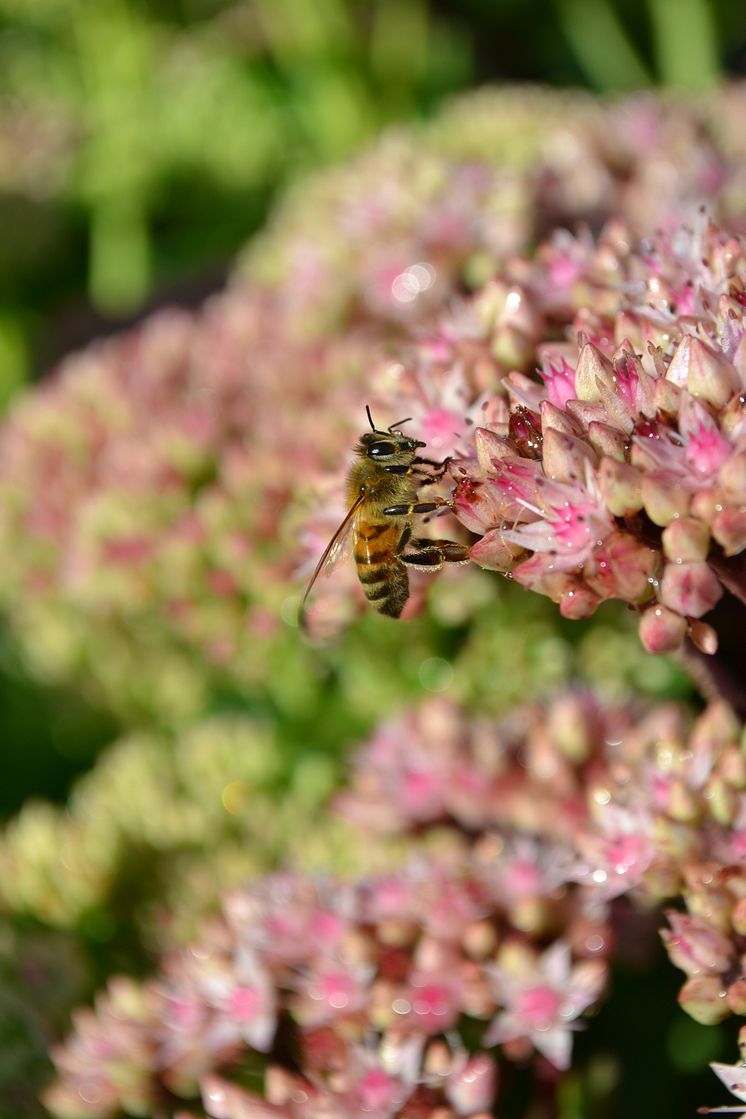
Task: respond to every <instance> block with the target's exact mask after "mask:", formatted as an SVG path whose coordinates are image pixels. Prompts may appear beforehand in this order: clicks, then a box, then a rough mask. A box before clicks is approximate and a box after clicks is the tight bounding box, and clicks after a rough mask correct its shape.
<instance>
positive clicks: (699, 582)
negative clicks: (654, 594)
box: [660, 563, 723, 618]
mask: <svg viewBox="0 0 746 1119" xmlns="http://www.w3.org/2000/svg"><path fill="white" fill-rule="evenodd" d="M722 594H723V589H722V587H721V586H720V583H719V582H718V579H717V576H716V575H714V574H713V572H712V571H711V570H710V568H709V567H708V566H707V564H706V563H680V564H673V563H669V564H666V567H665V570H664V572H663V577H662V579H661V582H660V596H661V601H662V602H663V603H664V604H665V605H666V606H668V607H669V608H670V609H671V610H675V611H676V612H677V613H679V614H684V615H685V616H686V617H689V618H701V617H702V615H703V614H706V613H707V612H708V611H709V610H712V608H713V606H715V605H716V604H717V603H718V602H719V601H720V599H721V597H722Z"/></svg>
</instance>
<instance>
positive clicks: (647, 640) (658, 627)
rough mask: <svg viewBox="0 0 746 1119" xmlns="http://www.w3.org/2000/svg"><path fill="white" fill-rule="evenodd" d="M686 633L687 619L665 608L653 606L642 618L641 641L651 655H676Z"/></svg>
mask: <svg viewBox="0 0 746 1119" xmlns="http://www.w3.org/2000/svg"><path fill="white" fill-rule="evenodd" d="M686 631H687V622H686V618H682V616H681V614H677V613H676V612H675V611H673V610H669V609H667V607H665V606H651V607H649V608H648V609H647V610H645V611H644V613H643V615H642V617H641V618H640V640H641V641H642V644H643V646H644V647H645V648H646V649H647V651H648V652H649V653H674V652H675V651H676V650H677V649H680V648H681V646H682V645H683V643H684V638H685V637H686Z"/></svg>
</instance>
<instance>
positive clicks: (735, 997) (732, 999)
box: [725, 978, 746, 1015]
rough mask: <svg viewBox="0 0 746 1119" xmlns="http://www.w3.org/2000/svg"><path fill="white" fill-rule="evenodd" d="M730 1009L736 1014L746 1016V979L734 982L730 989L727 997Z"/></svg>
mask: <svg viewBox="0 0 746 1119" xmlns="http://www.w3.org/2000/svg"><path fill="white" fill-rule="evenodd" d="M725 998H726V1002H727V1003H728V1008H729V1009H730V1010H732V1011H733V1013H734V1014H739V1015H744V1014H746V979H743V978H739V979H736V980H734V982H733V983H731V984H730V985H729V987H728V990H727V992H726V995H725Z"/></svg>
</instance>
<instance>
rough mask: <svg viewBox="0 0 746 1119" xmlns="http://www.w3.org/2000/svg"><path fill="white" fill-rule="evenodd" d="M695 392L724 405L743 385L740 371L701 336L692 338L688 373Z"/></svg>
mask: <svg viewBox="0 0 746 1119" xmlns="http://www.w3.org/2000/svg"><path fill="white" fill-rule="evenodd" d="M686 387H687V388H688V389H689V392H690V393H691V394H692V396H696V397H699V399H700V400H704V401H706V402H707V403H708V404H712V405H713V406H714V407H715V408H723V407H724V406H725V405H726V404H727V403H728V401H729V400H730V398H731V396H733V394H734V392H736V391H737V390H738V389H739V388H740V382H739V378H738V374H737V373H736V371H735V369H734V368H733V366H732V365H731V364H730V362H729V361H726V359H725V358H724V357H723V355H722V353H721V352H719V351H717V350H714V349H713V348H712V347H711V346H708V345H706V343H704V342H703V341H702V340H701V339H700V338H697V337H696V336H692V337H690V338H689V375H688V378H687V386H686Z"/></svg>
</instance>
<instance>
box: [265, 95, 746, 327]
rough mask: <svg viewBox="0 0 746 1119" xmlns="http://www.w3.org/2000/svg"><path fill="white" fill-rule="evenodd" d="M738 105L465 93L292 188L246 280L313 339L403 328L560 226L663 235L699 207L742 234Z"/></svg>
mask: <svg viewBox="0 0 746 1119" xmlns="http://www.w3.org/2000/svg"><path fill="white" fill-rule="evenodd" d="M745 99H746V94H745V93H744V89H743V88H742V87H741V86H739V85H733V86H732V87H727V88H725V89H723V90H721V91H718V92H713V93H712V94H711V95H710V96H709V97H706V98H702V99H699V100H698V101H697V103H696V105H695V104H694V103H689V102H688V101H687V100H686V99H683V98H682V99H676V98H674V97H673V96H669V97H661V96H659V95H655V94H639V95H635V96H630V97H626V98H621V99H618V100H609V101H607V102H602V101H600V100H598V99H597V98H593V97H591V96H589V95H585V94H582V93H571V92H567V91H561V90H545V89H541V88H531V87H522V88H520V89H517V88H516V89H512V88H507V89H491V88H486V89H483V90H479V91H477V92H474V93H469V94H466V95H462V96H461V97H458V98H454V99H453V101H451V102H450V103H449V104H447V105H446V106H445V108H444V109H442V110H441V111H440V113H438V114H436V115H435V116H434V117H433V118H432V119H431V120H430V121H429V122H427V123H426V124H424V125H423V126H421V128H420V129H419V130H418V131H414V130H413V129H411V128H406V129H405V128H399V129H397V130H391V131H390V132H389V133H387V134H384V136H383V137H382V139H381V140H380V141H379V142H378V143H377V144H375V145H373V146H371V147H370V148H368V149H367V150H366V151H364V152H363V153H362V154H361V155H359V156H357V157H356V158H354V159H352V160H350V161H348V162H347V163H346V164H345V165H343V166H342V167H340V168H338V169H336V170H334V171H331V172H329V171H322V172H317V173H316V174H315V175H314V176H312V177H310V178H309V179H307V180H306V181H304V182H302V183H296V184H295V185H294V186H291V188H290V190H289V192H288V194H287V197H286V198H285V200H284V202H283V203H281V204H280V205H279V206H277V207H276V208H275V211H274V214H273V216H272V218H271V219H270V222H269V223H268V225H267V227H266V229H265V231H264V232H263V233H260V234H259V235H258V236H257V237H255V238H254V239H253V240H252V242H251V244H250V246H249V248H248V250H247V252H246V254H245V260H244V265H243V271H244V273H246V274H248V275H249V276H252V277H254V278H256V279H258V280H259V282H261V283H263V284H270V285H272V286H274V287H276V290H277V294H278V297H279V298H281V299H282V300H283V301H284V302H286V303H288V304H290V305H292V307H293V310H294V313H295V315H296V316H297V317H298V319H299V322H300V323H301V324H302V325H303V326H304V328H305V329H306V330H308V331H311V332H314V333H318V332H319V331H323V330H325V329H328V327H329V324H330V323H331V324H332V325H334V324H336V325H339V323H340V321H341V320H343V318H344V317H346V316H349V315H350V314H353V315H355V316H361V315H362V316H364V317H373V319H374V320H380V319H384V320H388V321H391V322H394V323H396V322H402V321H410V322H411V321H413V320H414V319H416V318H419V317H421V315H422V312H423V310H427V309H429V308H432V307H433V306H434V305H435V304H436V303H437V302H442V298H443V296H444V295H445V296H447V295H448V294H449V291H450V290H454V289H455V290H456V291H458V290H461V289H463V286H464V285H466V286H467V287H474V286H476V285H478V284H479V283H480V282H484V281H485V280H487V279H488V278H489V277H490V276H491V275H492V274H493V272H494V270H495V268H496V266H497V265H498V264H499V263H500V262H501V261H502V260H503V259H504V258H505V256H506V255H508V254H509V253H511V252H512V251H520V250H522V249H525V248H526V247H527V246H531V245H533V244H535V243H536V241H537V240H539V239H540V238H541V237H543V236H546V234H547V233H548V232H550V231H551V230H554V229H556V228H557V227H558V226H569V227H572V226H574V225H575V224H577V223H578V222H587V223H590V224H591V226H592V227H594V228H599V227H600V225H601V224H603V222H604V221H606V220H607V219H608V218H611V217H621V218H624V219H626V220H627V221H629V222H630V223H631V224H632V226H633V227H634V228H635V229H637V230H641V231H645V232H647V231H652V230H654V229H656V228H658V227H659V226H660V227H663V228H666V229H668V228H671V227H672V226H675V225H676V224H678V223H679V222H680V221H681V220H682V218H684V217H685V216H686V215H688V214H689V213H690V212H691V211H692V209H693V208H694V207H695V206H696V205H699V204H701V203H702V202H707V203H709V204H710V205H711V207H712V210H713V214H714V216H715V217H718V218H720V219H722V220H726V221H728V222H729V223H736V224H737V226H738V227H739V228H740V227H742V224H743V221H744V215H745V214H746V201H745V199H746V194H745V191H746V170H745V168H746V159H745V157H746V150H745V149H744V145H743V135H742V129H741V125H740V120H741V119H742V115H741V114H742V112H743V108H744V102H745ZM420 262H421V263H423V264H424V265H425V266H426V268H425V271H424V272H423V271H421V270H420V271H418V270H417V268H416V267H415V266H416V265H417V264H418V263H420ZM427 266H429V267H427Z"/></svg>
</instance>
